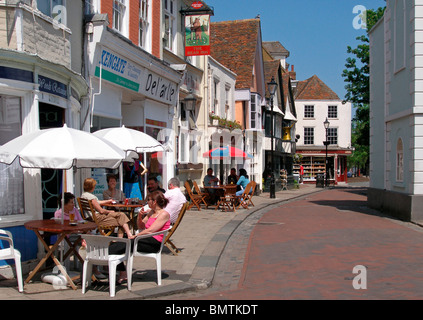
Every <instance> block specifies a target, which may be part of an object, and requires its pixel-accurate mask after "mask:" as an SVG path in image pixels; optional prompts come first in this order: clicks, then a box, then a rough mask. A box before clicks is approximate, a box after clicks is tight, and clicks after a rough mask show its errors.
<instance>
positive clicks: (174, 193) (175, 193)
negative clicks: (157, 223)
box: [164, 178, 187, 224]
mask: <svg viewBox="0 0 423 320" xmlns="http://www.w3.org/2000/svg"><path fill="white" fill-rule="evenodd" d="M167 187H168V190H167V191H166V192H165V194H164V196H165V198H167V199H168V200H169V203H168V204H167V206H166V208H164V209H165V210H166V211H167V212H168V213H169V215H170V223H172V224H173V223H175V222H176V219H178V215H179V212H180V211H181V208H182V206H183V205H184V203H185V202H187V199H186V198H185V195H184V194H183V193H182V191H181V188H180V182H179V179H178V178H171V179H170V180H169V182H168V184H167Z"/></svg>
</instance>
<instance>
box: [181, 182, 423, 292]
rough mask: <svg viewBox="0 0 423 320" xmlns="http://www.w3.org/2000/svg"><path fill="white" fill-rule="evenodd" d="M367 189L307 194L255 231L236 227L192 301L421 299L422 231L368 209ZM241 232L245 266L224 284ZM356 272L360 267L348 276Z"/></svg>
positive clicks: (260, 222) (265, 218)
mask: <svg viewBox="0 0 423 320" xmlns="http://www.w3.org/2000/svg"><path fill="white" fill-rule="evenodd" d="M366 190H367V189H366V188H354V189H346V188H335V189H330V190H327V191H326V190H325V191H324V192H321V193H316V194H310V195H308V196H307V197H305V198H303V199H299V200H296V201H290V202H287V203H284V204H283V205H282V206H278V207H276V208H273V209H270V210H267V211H266V212H265V213H264V215H261V216H260V217H258V219H257V221H256V222H252V225H253V226H251V225H247V226H245V228H244V226H241V227H240V228H238V229H237V231H236V232H235V234H234V235H233V236H232V237H231V241H230V242H229V243H228V246H227V249H225V251H224V252H223V254H222V256H221V263H219V265H218V266H217V270H216V276H215V279H214V281H213V286H212V287H211V288H210V290H207V292H203V294H198V293H197V294H196V295H195V296H194V295H192V296H191V298H192V297H194V298H196V299H206V300H252V299H253V300H262V299H265V300H279V299H289V300H296V299H301V300H303V299H313V300H316V299H317V300H324V299H325V300H326V299H333V300H347V299H348V300H349V299H356V300H364V299H365V300H376V299H388V300H398V299H404V300H405V299H422V298H423V271H422V268H421V266H422V265H423V230H422V228H421V227H419V226H416V225H414V224H411V223H406V222H401V221H398V220H394V219H390V218H388V217H384V216H383V215H381V214H380V213H379V212H377V211H374V210H371V209H369V208H368V207H367V206H366ZM249 218H252V217H249ZM247 221H248V219H247V220H246V222H247ZM251 228H252V231H251ZM243 230H244V231H243ZM243 232H245V235H244V236H245V237H246V235H247V234H248V235H250V237H249V242H248V246H246V248H244V250H245V252H246V256H245V263H244V264H243V266H242V270H241V272H239V270H238V269H237V268H236V267H235V268H234V270H236V273H238V276H235V277H234V279H233V281H232V282H231V283H229V282H230V281H231V280H230V275H229V273H228V272H227V271H228V270H229V269H230V268H231V267H233V265H230V263H231V259H232V258H233V257H235V258H236V257H237V255H234V254H233V253H231V252H230V248H231V247H233V248H235V247H238V246H241V247H245V238H243V234H242V233H243ZM237 233H238V234H237ZM227 264H228V265H229V268H228V267H227ZM355 266H363V267H364V268H363V269H359V270H360V271H356V272H355V273H354V272H353V269H354V267H355ZM238 267H239V266H238ZM363 272H365V273H366V274H364V273H363ZM365 275H366V277H365V278H364V279H366V281H365V282H364V283H365V284H366V289H359V290H358V289H355V288H354V286H353V284H354V282H356V283H358V284H361V285H364V283H363V282H362V278H361V277H364V276H365ZM235 278H236V279H235ZM358 280H360V281H358ZM186 297H187V296H185V298H186ZM181 298H182V297H181ZM188 298H190V297H188Z"/></svg>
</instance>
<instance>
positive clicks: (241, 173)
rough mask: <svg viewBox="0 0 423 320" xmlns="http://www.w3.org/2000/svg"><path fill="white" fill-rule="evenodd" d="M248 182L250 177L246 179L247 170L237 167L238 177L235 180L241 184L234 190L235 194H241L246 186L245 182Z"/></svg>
mask: <svg viewBox="0 0 423 320" xmlns="http://www.w3.org/2000/svg"><path fill="white" fill-rule="evenodd" d="M249 183H250V179H248V174H247V170H245V169H239V179H238V181H237V183H236V184H237V185H238V186H241V188H242V189H241V190H239V191H237V192H236V195H237V196H240V195H242V194H243V192H244V189H245V188H246V187H247V184H249ZM250 192H251V191H250Z"/></svg>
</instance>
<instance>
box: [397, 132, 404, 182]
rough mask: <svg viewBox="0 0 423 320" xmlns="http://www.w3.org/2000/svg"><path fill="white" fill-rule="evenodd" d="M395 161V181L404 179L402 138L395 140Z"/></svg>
mask: <svg viewBox="0 0 423 320" xmlns="http://www.w3.org/2000/svg"><path fill="white" fill-rule="evenodd" d="M396 160H397V163H396V180H397V182H402V181H404V147H403V144H402V139H401V138H400V139H398V141H397V159H396Z"/></svg>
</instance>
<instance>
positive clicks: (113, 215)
mask: <svg viewBox="0 0 423 320" xmlns="http://www.w3.org/2000/svg"><path fill="white" fill-rule="evenodd" d="M96 184H97V182H96V181H95V179H93V178H87V179H85V180H84V192H83V193H82V194H81V198H85V199H88V200H92V204H93V206H94V209H95V210H96V218H97V220H98V221H99V222H100V223H101V224H102V225H104V226H114V225H116V224H117V225H118V226H119V227H120V228H119V234H118V236H119V237H121V238H122V237H123V232H122V230H121V229H123V230H124V231H125V232H126V235H127V236H128V238H129V239H132V238H134V235H132V233H131V230H130V229H129V226H128V222H129V218H128V217H127V216H126V214H125V213H123V212H116V211H113V210H107V209H104V208H102V206H107V205H108V204H112V202H113V200H112V199H109V200H98V198H97V197H96V196H95V195H94V194H93V192H94V189H95V186H96Z"/></svg>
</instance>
